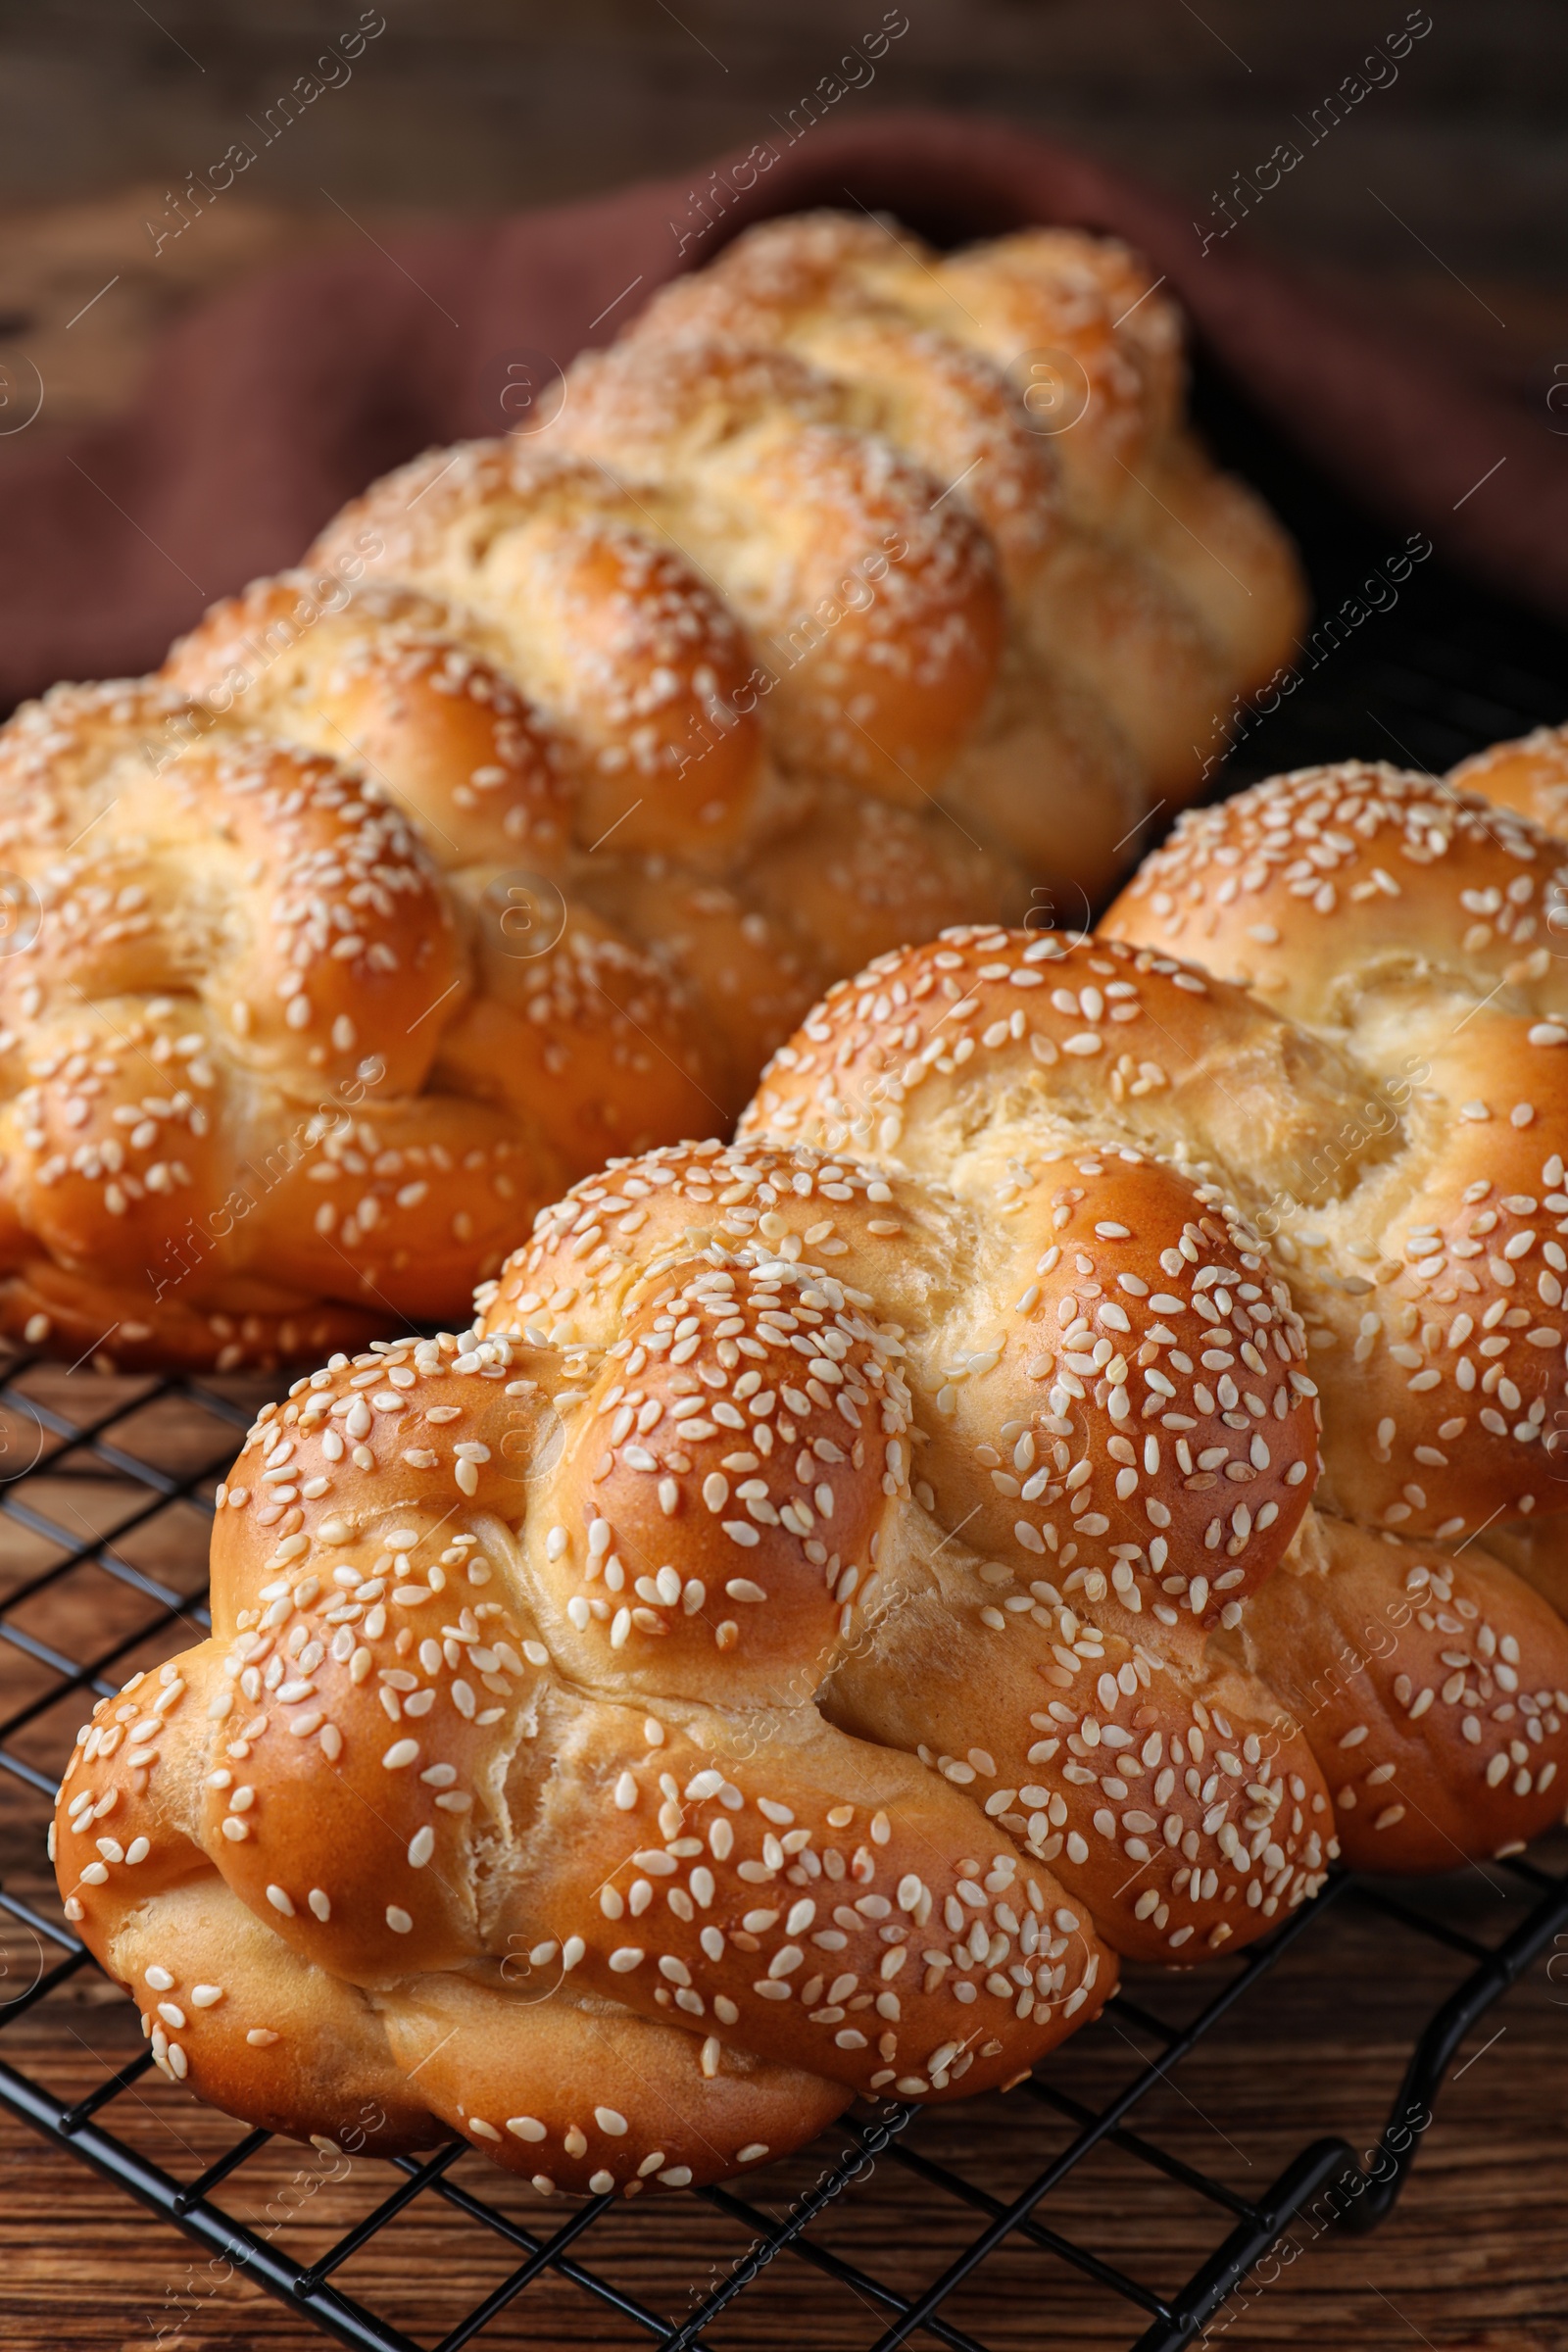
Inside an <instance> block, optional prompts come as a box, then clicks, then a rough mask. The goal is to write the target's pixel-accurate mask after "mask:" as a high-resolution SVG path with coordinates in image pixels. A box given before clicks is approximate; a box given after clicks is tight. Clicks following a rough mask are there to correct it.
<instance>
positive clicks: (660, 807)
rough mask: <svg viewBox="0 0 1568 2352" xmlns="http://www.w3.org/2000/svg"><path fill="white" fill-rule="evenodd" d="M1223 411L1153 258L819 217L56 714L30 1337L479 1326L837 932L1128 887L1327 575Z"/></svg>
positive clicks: (111, 1348) (61, 697)
mask: <svg viewBox="0 0 1568 2352" xmlns="http://www.w3.org/2000/svg"><path fill="white" fill-rule="evenodd" d="M1064 386H1065V387H1066V389H1067V391H1068V392H1070V393H1071V395H1072V400H1073V403H1074V404H1075V405H1074V407H1073V409H1072V412H1071V414H1070V415H1068V414H1067V413H1066V412H1063V413H1062V417H1058V418H1056V419H1055V420H1056V421H1062V420H1063V419H1064V420H1065V421H1066V422H1067V423H1068V424H1069V425H1070V429H1067V430H1063V431H1060V432H1058V433H1056V434H1055V435H1054V437H1050V436H1048V437H1044V438H1042V437H1041V435H1040V434H1039V433H1037V432H1036V431H1035V430H1034V429H1033V425H1034V422H1035V420H1034V419H1033V418H1032V417H1031V415H1030V412H1029V407H1028V405H1027V404H1028V402H1029V401H1030V400H1031V399H1033V398H1035V396H1036V395H1038V394H1040V393H1041V391H1042V389H1044V391H1045V393H1046V394H1047V395H1048V396H1049V398H1050V399H1051V400H1053V401H1054V399H1055V396H1056V394H1057V393H1058V392H1060V391H1061V390H1062V387H1064ZM1080 405H1081V407H1082V414H1081V416H1080V415H1078V414H1077V407H1078V406H1080ZM1180 408H1181V367H1180V334H1179V327H1178V321H1177V318H1176V314H1175V313H1174V311H1173V310H1172V308H1171V307H1170V305H1169V304H1168V303H1167V302H1166V301H1165V299H1164V298H1163V297H1162V296H1161V294H1160V293H1159V291H1158V289H1157V287H1155V286H1154V285H1152V284H1151V283H1150V281H1149V279H1148V278H1147V275H1146V274H1145V273H1144V272H1143V270H1141V268H1140V267H1139V265H1137V264H1136V263H1135V262H1134V261H1133V260H1132V258H1131V257H1130V256H1129V255H1128V254H1127V253H1126V252H1125V251H1124V250H1123V249H1122V248H1121V247H1119V246H1115V245H1111V244H1106V243H1103V242H1100V241H1097V240H1095V239H1092V238H1088V237H1084V236H1080V235H1078V234H1076V233H1072V232H1065V231H1052V232H1049V233H1047V232H1040V233H1037V234H1031V235H1027V236H1022V237H1013V238H1008V239H1005V240H1003V242H1001V243H1000V244H997V245H993V246H989V247H983V248H978V249H975V250H974V251H972V252H969V253H967V254H960V255H957V256H956V257H953V258H952V259H949V260H945V261H944V260H940V259H939V258H938V257H936V256H935V255H933V254H927V253H925V252H924V251H922V250H921V249H919V248H918V247H916V245H915V244H914V243H913V241H912V240H910V239H907V238H904V237H901V236H899V235H897V234H895V233H894V232H893V231H892V230H891V229H889V228H887V227H885V226H882V225H878V224H874V223H871V222H868V221H845V220H840V219H837V218H835V217H833V216H822V217H819V218H811V219H807V220H802V221H780V222H774V223H771V224H769V225H767V226H764V227H762V228H760V229H757V230H755V231H753V232H751V234H749V235H748V236H746V237H744V238H742V239H741V240H739V241H738V242H737V244H736V245H734V246H733V247H732V248H731V249H730V250H729V251H728V252H727V253H726V254H724V255H723V256H722V257H721V259H720V260H719V261H718V263H717V264H716V265H715V266H714V267H713V268H712V269H711V270H709V271H707V272H705V273H704V274H703V275H702V276H701V277H699V278H693V279H690V280H686V281H683V282H682V283H681V284H680V285H678V286H675V287H673V288H671V289H669V290H668V291H667V292H666V293H665V294H663V295H662V296H661V297H660V298H659V299H658V300H657V301H656V302H655V303H654V304H653V305H652V306H651V307H650V309H649V311H648V312H647V314H646V315H645V317H644V318H643V319H642V320H641V321H640V322H639V323H638V325H637V327H636V329H635V331H634V332H633V333H632V334H631V335H630V336H629V337H628V338H627V339H626V340H625V341H624V343H623V344H622V345H620V346H619V347H617V348H616V349H615V350H614V351H613V352H611V353H607V354H596V355H590V356H588V357H586V358H584V359H583V360H582V361H580V362H579V363H578V364H577V365H576V367H575V368H573V369H572V370H571V373H570V376H569V378H568V381H567V384H566V397H565V406H564V410H563V412H562V414H561V416H560V417H558V418H557V419H556V420H555V422H554V424H553V425H552V426H551V428H550V430H549V432H548V433H547V434H543V435H539V436H537V437H535V438H533V439H528V440H510V441H496V442H482V443H474V444H470V445H467V446H466V447H465V448H462V449H459V450H457V451H438V452H436V453H434V454H433V455H431V456H429V457H427V458H424V459H421V460H419V461H418V462H417V464H416V465H414V466H408V467H405V468H404V469H403V470H402V471H400V472H398V473H395V474H393V475H392V476H390V477H389V478H388V479H387V480H386V481H384V482H382V483H380V484H379V485H377V486H376V487H375V488H374V489H372V490H371V491H370V492H369V493H368V496H367V497H366V498H364V499H363V500H360V501H358V502H357V503H356V504H355V505H353V506H351V507H350V508H349V509H348V510H347V511H346V512H345V513H344V515H342V516H340V517H339V519H338V520H337V521H336V522H335V523H334V524H333V525H332V526H330V527H329V529H328V530H327V531H326V533H325V534H324V535H323V537H322V539H321V541H320V542H319V546H318V548H317V549H316V550H315V551H314V554H313V557H312V559H311V562H310V567H309V568H307V569H306V570H304V571H300V572H293V573H287V574H284V575H283V576H281V577H280V578H277V579H273V580H265V581H261V582H258V583H257V584H256V585H254V586H253V587H252V588H250V589H249V590H247V591H246V592H245V593H244V594H243V595H242V596H239V597H236V598H233V599H231V600H229V601H228V602H226V603H224V604H221V605H220V606H218V607H216V608H215V609H214V611H213V612H212V613H210V614H209V615H208V616H207V618H206V620H205V621H204V622H203V623H202V624H201V625H200V626H199V627H198V628H197V629H196V630H195V631H194V633H193V634H192V635H191V636H189V637H187V638H186V639H185V640H184V641H183V642H182V643H181V644H179V645H177V646H176V647H175V648H174V650H173V652H172V655H171V656H170V659H169V662H168V663H167V665H166V668H165V671H164V673H163V675H162V677H161V678H160V679H158V680H155V681H144V682H141V683H139V684H119V685H113V686H95V687H77V688H61V689H57V690H56V692H55V693H53V694H51V695H50V696H48V697H47V698H46V699H45V701H44V702H43V703H42V704H41V705H36V706H32V707H29V708H28V709H27V710H25V711H23V712H22V713H21V714H20V715H19V716H18V717H17V718H16V719H15V720H14V721H13V722H12V724H11V726H10V727H9V728H8V729H6V730H5V731H4V732H3V733H0V794H3V798H4V803H5V807H4V810H3V812H0V862H3V864H4V866H5V867H6V868H7V869H9V879H6V880H5V881H4V884H3V888H4V893H5V897H6V902H7V905H8V906H9V907H10V909H11V912H12V915H13V918H14V920H13V923H12V926H11V931H10V937H9V945H10V946H11V947H12V948H13V950H17V951H20V952H18V953H13V954H12V955H10V956H8V957H3V958H0V1024H3V1028H0V1034H3V1036H4V1040H5V1043H4V1048H3V1055H4V1060H3V1072H0V1074H3V1079H4V1085H3V1088H0V1153H3V1170H0V1330H3V1331H5V1332H6V1333H8V1334H10V1335H12V1336H21V1335H24V1334H25V1336H26V1337H27V1338H28V1339H29V1340H30V1341H32V1342H33V1343H34V1344H42V1345H47V1346H49V1347H51V1348H56V1349H58V1350H60V1351H62V1352H64V1353H67V1354H69V1355H73V1356H76V1355H80V1354H82V1353H84V1352H86V1351H89V1350H94V1349H96V1351H97V1357H98V1360H100V1361H118V1362H121V1363H123V1364H140V1363H170V1362H183V1363H188V1364H204V1363H218V1364H220V1365H221V1366H224V1367H233V1366H237V1365H240V1364H245V1363H263V1364H270V1363H274V1362H276V1361H278V1360H280V1359H287V1358H292V1357H297V1356H299V1355H301V1354H304V1355H306V1356H308V1357H309V1356H311V1355H315V1354H318V1353H319V1352H321V1351H323V1350H325V1349H327V1348H333V1347H352V1346H354V1345H356V1344H359V1343H362V1342H363V1341H364V1340H365V1339H366V1338H367V1337H368V1334H369V1333H371V1332H373V1331H376V1330H385V1329H387V1328H389V1326H395V1324H396V1323H397V1322H398V1321H399V1320H400V1319H402V1318H405V1317H410V1316H413V1317H431V1318H436V1317H441V1316H453V1315H455V1314H456V1313H458V1312H460V1311H463V1308H464V1304H465V1301H466V1297H467V1294H468V1292H469V1291H470V1289H471V1287H472V1284H473V1282H474V1280H475V1279H477V1278H478V1277H480V1276H481V1275H484V1274H487V1273H491V1272H493V1271H494V1270H495V1268H496V1267H497V1266H498V1265H499V1264H500V1262H501V1258H502V1255H503V1253H504V1248H505V1245H506V1243H507V1242H508V1240H510V1239H515V1236H516V1234H517V1233H518V1232H519V1231H522V1230H525V1229H526V1224H527V1220H528V1218H529V1217H530V1216H531V1214H532V1212H533V1210H534V1208H535V1207H536V1206H537V1205H538V1204H539V1203H540V1202H541V1201H549V1200H552V1199H554V1198H555V1197H557V1195H558V1194H559V1193H560V1192H561V1190H562V1188H563V1187H564V1185H565V1184H566V1183H568V1182H569V1181H570V1180H571V1179H572V1178H574V1177H576V1176H578V1175H580V1174H582V1173H583V1172H584V1171H585V1170H587V1169H589V1168H592V1167H595V1166H597V1165H599V1164H600V1162H601V1161H602V1160H603V1159H604V1157H605V1156H606V1155H607V1154H608V1153H610V1152H628V1151H635V1150H639V1149H641V1148H643V1147H644V1146H645V1145H647V1144H650V1143H656V1142H658V1141H660V1140H662V1139H665V1138H669V1137H672V1136H678V1135H691V1134H702V1133H705V1132H707V1133H711V1132H713V1131H714V1130H716V1129H718V1128H721V1127H723V1126H725V1125H726V1124H727V1122H728V1121H729V1119H730V1118H731V1117H732V1116H733V1114H734V1112H735V1110H736V1109H737V1108H738V1107H739V1105H740V1104H741V1103H743V1102H744V1101H745V1099H746V1097H747V1095H748V1093H749V1092H750V1090H751V1087H752V1085H753V1083H754V1081H755V1077H756V1073H757V1070H758V1068H759V1067H760V1063H761V1061H762V1059H763V1058H764V1056H765V1054H767V1053H768V1052H769V1051H770V1050H771V1049H772V1047H773V1046H774V1045H776V1044H777V1043H778V1042H779V1041H780V1040H781V1039H782V1038H784V1037H785V1036H787V1035H788V1033H789V1031H790V1029H791V1028H792V1027H793V1026H794V1024H795V1023H796V1022H797V1021H798V1020H800V1019H801V1017H802V1016H803V1015H804V1013H805V1012H806V1010H807V1009H808V1007H809V1005H810V1004H811V1002H812V1000H813V999H814V998H815V997H816V996H817V995H818V994H819V992H820V991H821V989H822V988H823V987H824V986H825V985H826V984H827V983H828V982H829V981H830V980H831V979H832V978H833V977H834V976H835V975H836V974H838V973H841V972H844V971H847V970H853V969H855V968H856V967H857V966H858V965H859V964H860V963H862V962H864V961H865V960H866V958H868V957H869V956H874V955H876V954H878V953H880V952H882V951H884V950H886V949H888V948H890V947H892V946H894V945H896V944H897V943H898V942H899V941H901V940H905V939H908V938H915V937H921V936H926V935H928V934H929V933H930V932H932V931H933V930H935V929H936V928H938V927H939V926H940V925H941V924H943V923H945V922H952V921H954V920H964V919H975V920H993V919H996V918H998V917H1004V916H1005V917H1013V916H1017V915H1021V914H1022V912H1023V910H1024V907H1025V906H1026V904H1027V900H1028V890H1029V885H1030V883H1031V882H1034V883H1036V884H1038V885H1040V886H1042V887H1046V888H1048V889H1049V890H1050V891H1052V892H1055V893H1059V892H1061V891H1062V890H1063V889H1066V888H1068V887H1069V886H1070V888H1071V890H1072V892H1073V894H1074V896H1075V897H1076V896H1077V895H1078V894H1080V893H1082V892H1086V891H1099V890H1101V889H1102V888H1103V886H1104V885H1105V884H1107V883H1108V881H1109V880H1110V879H1111V877H1112V876H1113V875H1114V873H1115V871H1116V870H1117V860H1118V858H1119V857H1122V856H1125V843H1126V841H1127V840H1128V839H1129V838H1130V837H1131V835H1132V834H1133V833H1134V832H1135V831H1136V828H1137V825H1138V823H1139V822H1140V820H1141V819H1142V818H1143V817H1144V816H1146V815H1147V814H1148V813H1149V812H1150V810H1151V808H1152V806H1153V805H1156V804H1158V805H1163V804H1164V803H1167V802H1170V801H1172V800H1179V799H1180V798H1181V797H1183V795H1184V794H1186V793H1187V792H1189V791H1190V790H1191V789H1192V788H1193V786H1194V784H1195V782H1196V779H1197V776H1198V774H1199V772H1200V769H1201V763H1202V760H1203V758H1204V754H1205V751H1206V750H1207V748H1208V747H1209V746H1210V745H1211V744H1212V743H1214V742H1215V741H1216V740H1217V737H1218V734H1222V732H1223V727H1224V723H1225V713H1226V712H1227V711H1228V710H1229V709H1230V708H1231V707H1232V706H1233V705H1234V703H1235V701H1236V699H1237V697H1238V696H1239V695H1241V694H1244V693H1245V692H1246V691H1247V690H1248V689H1249V688H1250V686H1252V685H1254V684H1256V683H1257V682H1258V681H1259V680H1261V679H1262V678H1263V677H1265V676H1266V675H1267V674H1268V673H1269V671H1270V670H1271V668H1272V667H1273V665H1274V664H1275V662H1277V660H1278V659H1279V658H1280V657H1281V655H1282V654H1283V653H1284V652H1285V650H1286V649H1287V647H1288V644H1289V641H1290V639H1291V637H1292V634H1293V632H1294V630H1295V627H1296V624H1297V621H1298V619H1299V613H1300V593H1299V583H1298V579H1297V574H1296V570H1295V567H1294V562H1293V559H1292V556H1291V553H1290V551H1289V549H1288V547H1287V546H1286V544H1285V542H1284V541H1283V539H1282V537H1281V535H1280V533H1279V532H1278V530H1277V529H1276V527H1275V526H1274V525H1273V523H1272V522H1271V521H1270V520H1269V518H1268V517H1267V516H1266V515H1264V514H1263V512H1262V511H1261V509H1260V508H1259V507H1258V506H1257V504H1256V502H1255V501H1253V500H1252V499H1251V498H1250V495H1249V494H1248V493H1247V492H1245V491H1244V490H1242V489H1241V488H1240V487H1239V486H1238V485H1237V484H1235V483H1233V482H1230V481H1228V480H1226V479H1224V478H1223V477H1220V476H1218V475H1216V474H1215V473H1214V472H1213V471H1212V470H1211V468H1210V467H1209V466H1208V465H1207V462H1206V460H1204V459H1203V458H1202V457H1201V455H1200V454H1199V452H1198V451H1197V448H1196V444H1195V443H1194V442H1193V441H1192V439H1191V437H1190V435H1188V434H1187V433H1186V431H1185V430H1184V428H1183V426H1182V423H1181V417H1180ZM1085 903H1086V905H1087V902H1085Z"/></svg>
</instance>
